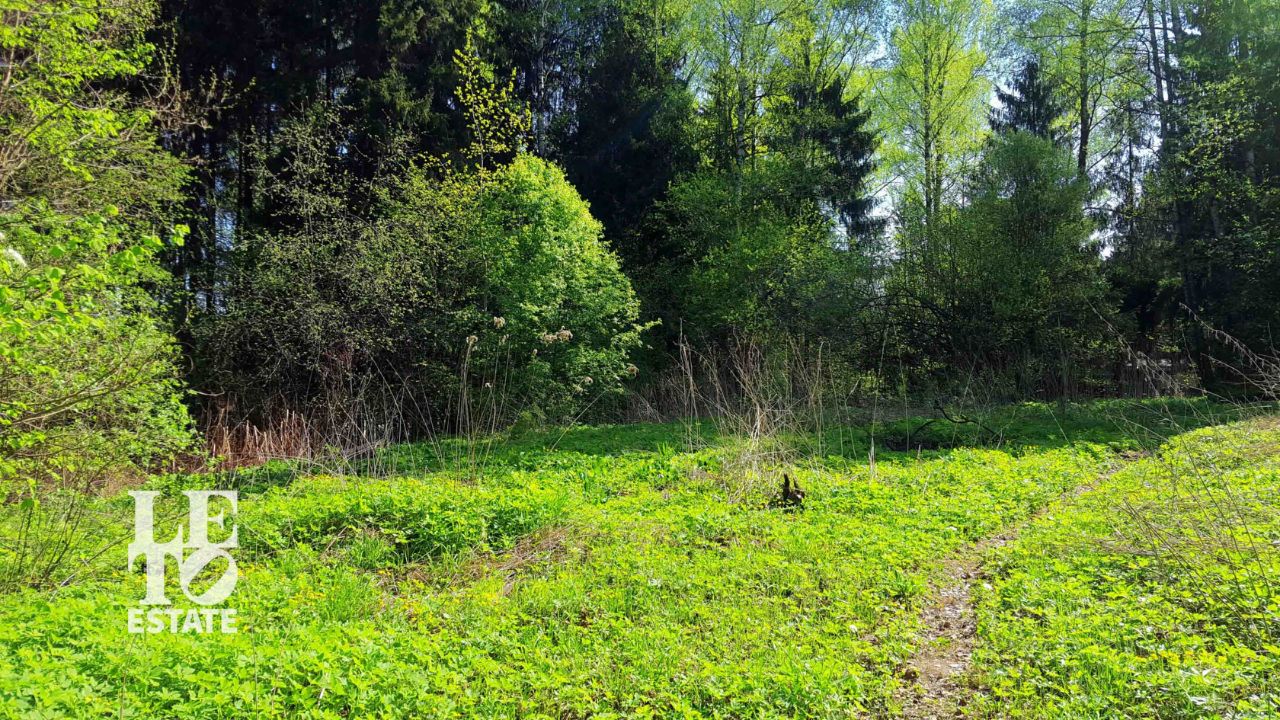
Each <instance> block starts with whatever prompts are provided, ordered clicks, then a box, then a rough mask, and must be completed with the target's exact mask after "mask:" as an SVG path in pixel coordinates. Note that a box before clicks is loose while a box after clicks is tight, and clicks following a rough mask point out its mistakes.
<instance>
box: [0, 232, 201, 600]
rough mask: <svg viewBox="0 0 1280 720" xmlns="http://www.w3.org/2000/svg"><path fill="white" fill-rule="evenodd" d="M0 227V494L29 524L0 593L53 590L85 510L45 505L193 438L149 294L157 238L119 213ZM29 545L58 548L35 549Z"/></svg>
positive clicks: (6, 559)
mask: <svg viewBox="0 0 1280 720" xmlns="http://www.w3.org/2000/svg"><path fill="white" fill-rule="evenodd" d="M2 220H3V225H4V227H5V228H6V235H5V238H4V240H3V250H4V252H5V255H4V257H3V258H0V359H2V362H0V495H2V496H5V497H8V498H20V502H19V503H17V505H16V512H18V513H20V514H22V515H23V520H22V521H21V522H20V523H19V524H18V526H17V527H18V528H20V529H21V530H20V532H21V533H22V534H23V537H19V538H14V539H13V540H14V542H12V543H10V542H5V543H4V546H6V547H8V548H11V550H9V551H8V552H6V553H4V554H3V555H0V582H4V583H11V582H15V581H19V580H48V579H49V576H50V574H51V573H52V572H54V570H55V569H56V567H57V566H58V565H59V564H60V562H61V560H62V559H63V558H64V557H65V555H66V551H67V546H68V545H70V544H75V543H78V542H80V541H82V540H83V538H82V537H80V533H77V532H74V530H75V529H76V528H77V527H79V513H80V511H81V509H82V506H81V504H79V503H75V502H71V503H58V504H57V505H58V506H59V509H58V510H56V511H55V510H53V509H52V508H47V509H42V508H41V507H40V502H41V499H42V498H45V497H47V496H48V495H49V494H51V493H55V492H60V493H71V494H72V495H75V494H81V493H85V492H87V491H90V490H94V489H96V488H97V487H98V486H99V485H100V484H102V483H104V482H106V481H107V480H109V479H111V478H115V477H118V476H120V475H129V474H136V473H139V472H141V471H143V470H145V469H147V468H149V467H151V466H153V465H154V464H155V463H156V462H158V461H160V460H162V459H164V458H166V457H169V456H171V455H172V454H173V453H175V452H177V451H179V450H181V449H183V448H185V447H186V446H187V444H188V443H189V442H190V440H191V435H190V431H189V422H188V418H187V414H186V410H185V408H184V407H183V405H182V403H181V398H180V392H179V386H178V383H177V381H176V379H175V378H176V370H175V367H174V358H175V347H174V342H173V339H172V337H171V336H170V335H169V334H168V333H167V332H165V331H164V329H163V328H161V327H160V325H159V324H158V323H157V322H156V321H155V320H154V319H153V317H152V315H151V311H152V310H153V309H154V303H153V301H152V300H151V299H150V298H149V297H148V296H147V294H146V293H145V292H144V290H143V284H144V283H147V282H150V281H152V280H154V279H155V277H156V275H155V274H156V273H158V272H159V270H158V269H157V267H156V266H155V265H154V263H153V262H152V257H153V255H154V253H155V252H156V251H157V250H158V249H159V248H160V247H161V246H162V243H161V241H160V239H159V238H156V237H145V236H142V237H139V236H136V235H133V234H131V233H130V232H129V231H128V230H127V229H126V227H125V226H124V225H123V224H122V223H120V222H119V221H118V220H116V219H115V217H114V212H108V213H104V214H96V215H89V216H86V217H83V218H74V219H72V218H66V217H63V216H59V215H56V214H53V213H51V212H47V211H39V209H37V211H36V212H34V213H33V214H30V215H23V216H13V215H11V216H5V217H4V218H3V219H2ZM46 510H47V511H46ZM46 524H53V525H56V526H57V527H58V528H59V529H60V530H65V532H62V531H58V532H51V530H52V529H53V528H52V527H44V526H45V525H46ZM40 528H44V532H41V531H40ZM28 535H29V536H30V537H31V538H36V537H45V538H46V540H49V539H50V538H53V539H52V540H49V542H47V543H44V544H37V545H31V544H29V543H28V542H27V539H28V538H27V536H28Z"/></svg>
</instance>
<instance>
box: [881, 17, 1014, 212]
mask: <svg viewBox="0 0 1280 720" xmlns="http://www.w3.org/2000/svg"><path fill="white" fill-rule="evenodd" d="M899 12H900V13H901V17H900V19H899V24H898V27H897V28H896V29H895V30H894V31H893V36H892V39H891V41H892V59H893V65H892V67H891V69H890V70H889V74H888V78H887V83H886V84H885V88H886V89H885V91H884V92H883V93H882V95H881V97H880V100H881V102H882V103H883V106H884V112H885V120H884V122H885V123H886V126H887V130H888V133H887V134H888V136H889V137H890V138H891V139H892V141H893V142H894V144H895V145H896V148H895V149H896V150H897V152H898V157H899V158H900V160H899V175H900V176H901V177H902V178H903V179H904V181H905V182H906V183H907V185H908V186H909V189H910V190H911V191H912V192H911V193H910V194H912V195H914V196H916V197H918V198H919V199H920V202H921V203H922V206H923V208H922V209H923V217H924V222H925V224H926V226H927V225H928V224H929V223H932V222H936V221H937V218H938V216H939V213H940V212H941V209H942V205H943V202H944V199H945V198H946V196H947V194H948V192H949V191H950V190H952V189H953V188H954V187H955V185H954V182H953V181H954V179H955V178H956V169H957V167H956V165H957V163H958V162H959V161H960V160H961V159H962V158H963V157H965V156H966V155H967V154H968V153H970V152H972V151H974V150H976V149H977V148H978V147H979V146H980V144H981V140H982V132H981V125H980V123H981V118H982V108H983V106H984V104H985V102H986V95H987V90H988V85H987V82H986V80H985V78H984V77H983V75H982V71H983V68H984V67H985V65H986V60H987V57H986V53H985V52H984V51H983V50H982V48H981V46H980V37H981V35H982V34H983V33H984V32H985V26H986V23H987V21H988V17H987V7H986V5H985V4H974V3H969V2H961V1H960V0H906V1H905V2H903V3H902V5H901V6H900V8H899Z"/></svg>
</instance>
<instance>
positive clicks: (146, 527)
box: [129, 490, 240, 633]
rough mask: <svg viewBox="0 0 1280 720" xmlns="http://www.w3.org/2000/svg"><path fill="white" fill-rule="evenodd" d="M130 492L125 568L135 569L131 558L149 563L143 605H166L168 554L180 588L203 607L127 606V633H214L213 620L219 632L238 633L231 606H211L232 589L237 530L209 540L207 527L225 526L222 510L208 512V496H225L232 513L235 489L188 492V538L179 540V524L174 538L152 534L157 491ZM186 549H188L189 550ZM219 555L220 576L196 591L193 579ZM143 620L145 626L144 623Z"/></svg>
mask: <svg viewBox="0 0 1280 720" xmlns="http://www.w3.org/2000/svg"><path fill="white" fill-rule="evenodd" d="M129 494H130V495H132V496H133V523H134V525H133V542H131V543H129V569H130V570H133V568H134V560H136V559H137V558H139V557H141V558H143V559H144V560H145V561H146V564H147V594H146V597H144V598H143V600H142V604H143V605H150V606H156V605H168V604H169V598H168V596H167V595H166V594H165V585H164V578H165V558H169V557H172V558H174V559H175V560H176V561H177V563H178V581H179V583H180V585H181V587H182V592H183V594H184V595H186V596H187V598H188V599H189V600H191V601H192V602H194V603H196V604H197V605H204V606H206V607H204V608H190V609H186V610H182V609H177V608H168V609H158V608H155V607H153V608H151V609H149V610H144V609H143V608H130V609H129V632H131V633H142V632H147V633H158V632H165V631H166V630H167V631H169V632H175V633H176V632H184V633H186V632H197V633H206V632H214V626H215V620H220V623H217V624H218V625H219V626H220V630H221V632H224V633H233V632H235V631H236V625H235V623H236V611H235V610H234V609H231V608H211V607H207V606H210V605H217V604H219V603H221V602H224V601H225V600H226V599H227V598H229V597H230V596H231V592H232V591H233V590H235V587H236V577H237V575H236V559H235V558H234V557H232V556H231V550H232V549H234V548H236V547H239V532H240V530H239V528H238V527H235V526H234V525H233V526H232V527H231V528H230V533H229V534H228V535H227V537H226V539H225V540H221V541H218V542H213V541H211V540H210V539H209V525H210V524H211V523H212V524H214V525H217V526H218V527H219V528H221V529H222V530H224V531H225V530H227V517H226V514H225V513H218V514H217V515H213V516H210V515H209V498H211V497H220V498H224V499H226V500H227V501H229V502H230V504H231V512H232V514H234V513H235V512H236V501H237V493H236V491H234V490H188V491H186V492H184V493H183V495H186V496H187V503H188V507H189V518H190V521H189V523H188V526H189V528H190V537H189V538H188V539H187V540H184V539H183V532H182V528H181V527H179V528H178V531H177V533H176V534H175V535H174V536H173V539H172V540H169V541H168V542H164V543H160V542H157V541H156V537H155V500H156V497H157V496H158V495H160V493H159V492H157V491H155V490H134V491H132V492H130V493H129ZM188 550H190V551H191V552H188ZM218 558H223V559H224V560H226V567H225V568H224V569H223V571H222V576H221V577H219V578H218V579H217V581H216V582H214V583H213V584H212V585H210V586H209V587H208V588H207V589H205V590H204V591H203V592H199V593H196V592H194V591H193V589H192V582H193V581H194V580H195V579H196V577H198V576H199V575H200V574H201V572H202V571H204V569H205V568H206V567H208V565H209V564H210V563H211V562H213V561H214V560H216V559H218ZM144 620H145V624H144Z"/></svg>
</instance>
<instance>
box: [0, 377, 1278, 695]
mask: <svg viewBox="0 0 1280 720" xmlns="http://www.w3.org/2000/svg"><path fill="white" fill-rule="evenodd" d="M1244 414H1245V413H1243V412H1242V411H1241V410H1239V409H1238V408H1227V407H1225V406H1214V405H1209V404H1206V403H1202V402H1192V401H1177V402H1162V403H1155V402H1145V403H1133V402H1128V403H1122V402H1110V403H1095V404H1092V405H1085V406H1080V405H1077V406H1067V407H1059V406H1047V405H1021V406H1015V407H1010V408H1004V409H1001V410H998V411H995V412H993V413H991V414H989V415H988V416H986V417H984V418H983V421H982V423H981V426H979V424H977V423H953V422H950V421H945V420H944V421H939V420H933V421H928V420H926V419H923V418H916V417H905V418H901V419H897V420H894V421H891V422H884V421H880V422H876V423H871V422H867V423H862V424H858V425H849V426H844V425H842V426H836V427H828V428H824V429H823V430H822V431H821V432H794V433H782V434H779V435H777V436H774V437H770V438H766V439H761V438H756V439H750V438H745V437H742V436H738V435H734V434H732V433H728V432H725V431H723V430H722V429H720V428H718V426H717V424H716V423H713V422H711V421H706V422H701V423H695V422H688V423H673V424H666V425H622V426H600V427H574V428H568V429H557V430H547V431H536V432H523V433H509V434H505V435H500V436H494V437H486V438H480V439H472V440H464V439H451V440H439V441H435V442H426V443H421V444H413V445H398V446H393V447H389V448H386V449H384V450H382V451H379V452H378V453H376V454H375V455H373V456H371V457H367V458H362V459H360V460H358V461H352V462H349V463H347V464H345V465H342V466H331V467H304V466H302V465H299V464H297V463H282V462H276V463H269V464H267V465H264V466H259V467H256V468H245V469H241V470H239V471H226V472H221V473H213V474H203V475H166V476H159V477H154V478H152V479H151V480H149V481H148V484H147V487H148V488H149V489H155V490H160V491H163V493H164V494H163V496H162V499H161V500H160V505H161V506H164V507H168V508H170V509H171V510H172V514H178V513H181V512H185V506H184V505H183V503H182V502H181V497H180V492H181V491H182V490H183V489H189V488H201V489H207V488H211V487H223V488H232V489H237V490H238V491H239V494H240V495H239V497H240V499H239V513H238V517H237V521H238V528H239V541H240V547H239V549H238V550H237V551H236V559H237V562H238V571H239V582H238V584H237V586H236V589H235V592H234V594H233V595H232V597H231V599H230V600H229V601H228V603H227V604H228V605H230V606H232V607H234V608H236V610H237V612H238V619H239V632H238V633H236V634H227V635H223V634H182V633H178V634H172V633H159V634H129V633H128V632H127V630H126V621H125V617H126V613H127V608H129V607H134V606H136V605H137V603H138V600H139V599H140V598H141V597H142V595H143V584H144V581H143V576H142V574H141V573H139V572H128V571H126V566H127V562H126V559H125V547H124V545H125V543H127V542H128V540H129V538H130V537H131V535H132V532H133V530H132V512H133V509H132V501H131V499H130V498H129V496H127V495H124V494H116V495H107V496H105V497H103V498H102V499H101V500H99V501H97V502H96V504H95V506H94V507H93V508H92V511H91V512H89V513H88V514H87V515H86V520H85V523H86V525H85V527H88V528H91V530H92V532H90V533H89V535H91V536H92V537H94V538H96V539H97V540H98V541H99V543H101V542H102V541H103V539H106V545H105V549H103V548H99V547H98V546H96V545H94V544H92V543H89V544H82V545H79V546H76V549H74V550H73V551H72V554H73V557H71V558H69V559H68V560H67V562H66V563H65V564H64V567H66V568H75V576H74V579H73V581H71V582H67V583H65V585H62V584H61V583H58V585H61V586H59V587H55V588H54V589H52V590H49V589H25V590H20V591H16V592H13V593H8V594H4V595H3V596H0V715H2V716H4V717H15V718H63V717H82V718H90V717H146V718H162V717H172V718H233V717H243V718H248V717H255V718H267V717H273V718H274V717H279V718H284V717H310V718H346V717H491V718H511V717H522V718H587V717H591V718H620V717H629V718H644V717H664V718H665V717H670V718H747V717H751V718H773V717H778V718H781V717H811V718H835V717H898V716H906V717H928V716H930V714H931V713H936V712H938V708H940V707H942V705H939V704H938V703H937V702H934V701H933V700H930V699H928V698H927V696H928V695H929V693H930V692H932V691H936V688H934V689H933V690H932V691H931V689H930V688H927V687H922V685H924V684H926V682H927V681H929V680H930V678H929V677H922V676H921V674H920V670H919V669H918V667H917V666H918V664H919V662H920V660H919V658H920V656H921V654H922V653H925V652H928V651H929V648H930V646H936V645H938V644H939V643H945V642H946V640H945V638H939V637H935V635H936V634H937V633H936V632H935V630H936V629H935V628H931V627H930V622H929V621H928V619H927V618H928V614H927V613H926V612H925V610H927V608H928V607H929V606H930V605H931V604H932V603H934V602H935V597H936V595H937V592H938V590H939V589H940V588H943V587H945V586H947V585H948V584H949V583H953V582H957V581H959V582H964V583H967V584H968V585H971V586H972V590H973V600H972V604H973V606H974V607H973V610H974V612H976V613H977V616H978V618H979V621H978V623H977V625H976V630H975V632H974V637H972V638H971V639H969V640H968V641H967V642H971V643H972V645H973V648H974V650H973V657H972V662H971V663H969V662H965V663H964V664H963V665H964V666H963V667H960V668H957V669H956V670H955V673H954V675H955V676H954V677H951V678H947V683H948V688H950V689H949V690H947V692H946V693H945V695H946V697H945V698H942V702H943V703H944V704H945V705H946V706H947V708H948V710H946V713H947V715H938V716H949V715H950V713H953V712H954V713H961V714H962V713H968V714H971V715H973V716H977V717H1045V718H1049V717H1055V718H1057V717H1079V718H1086V717H1088V718H1095V717H1096V718H1103V717H1122V716H1123V717H1236V718H1244V717H1257V718H1261V717H1274V716H1275V715H1276V713H1278V712H1280V680H1277V678H1280V646H1278V644H1277V643H1280V639H1277V635H1280V633H1278V632H1277V617H1278V613H1280V605H1277V603H1278V602H1280V600H1278V599H1277V598H1278V597H1280V596H1278V595H1277V593H1276V592H1275V590H1276V588H1277V587H1280V585H1278V584H1277V583H1280V563H1278V562H1277V554H1278V552H1277V551H1278V550H1280V548H1278V547H1277V543H1280V524H1277V521H1276V518H1277V516H1278V515H1277V512H1276V510H1277V508H1278V507H1280V482H1278V481H1280V425H1277V424H1276V423H1275V422H1274V421H1273V420H1265V419H1256V418H1255V419H1240V418H1241V416H1242V415H1244ZM926 423H927V425H926ZM1223 423H1226V424H1223ZM1201 426H1205V427H1206V428H1207V429H1203V430H1195V429H1194V428H1196V427H1201ZM1210 426H1212V427H1210ZM922 428H923V429H922ZM873 443H874V445H875V447H876V448H877V449H876V451H875V452H874V457H873V453H872V446H873ZM891 448H897V449H891ZM783 474H785V475H786V477H787V478H789V479H790V480H791V481H793V482H794V483H796V484H798V485H799V487H800V488H802V489H803V498H802V499H801V500H799V501H798V502H796V503H784V502H781V499H780V496H779V494H780V484H781V478H782V476H783ZM1175 487H1176V488H1177V489H1178V491H1177V492H1173V491H1172V490H1171V488H1175ZM1197 498H1199V500H1200V501H1197V502H1191V500H1195V499H1197ZM44 511H45V512H47V513H56V512H57V502H56V500H50V501H48V507H47V508H46V509H45V510H44ZM1228 515H1229V517H1228ZM1154 518H1159V520H1160V524H1161V527H1162V528H1163V532H1161V533H1151V532H1148V531H1147V530H1148V529H1149V526H1150V522H1151V521H1152V520H1153V519H1154ZM8 521H9V520H8V519H7V520H6V522H8ZM1019 531H1020V532H1019ZM157 535H159V536H165V533H164V532H163V531H158V533H157ZM993 537H1002V538H1003V539H1002V541H1001V542H1000V543H998V546H997V545H991V546H987V545H983V544H982V543H984V542H989V539H990V538H993ZM975 548H977V550H975ZM965 552H978V553H979V554H980V555H981V558H980V565H979V566H978V571H977V573H975V574H974V576H973V577H971V578H967V579H963V578H962V579H959V580H957V578H956V577H952V576H951V575H949V573H950V571H949V569H948V568H949V567H950V564H949V563H951V560H952V559H953V558H955V557H956V556H957V555H958V554H963V553H965ZM169 575H170V582H171V584H175V583H174V580H173V578H174V576H175V575H176V573H173V572H171V573H169ZM173 595H174V596H176V597H177V598H179V599H182V601H181V602H179V603H178V604H179V605H181V604H182V602H185V599H184V598H183V597H182V593H181V592H177V591H175V592H174V593H173ZM188 604H189V603H188ZM922 698H924V699H923V700H922Z"/></svg>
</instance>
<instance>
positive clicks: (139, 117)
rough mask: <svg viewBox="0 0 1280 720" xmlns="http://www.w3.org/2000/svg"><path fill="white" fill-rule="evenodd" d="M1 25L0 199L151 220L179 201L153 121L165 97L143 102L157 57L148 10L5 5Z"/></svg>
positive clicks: (126, 4)
mask: <svg viewBox="0 0 1280 720" xmlns="http://www.w3.org/2000/svg"><path fill="white" fill-rule="evenodd" d="M2 12H3V15H2V22H0V68H3V72H2V73H0V196H3V197H4V198H5V199H6V200H8V201H11V202H22V201H25V200H29V199H33V198H40V199H41V200H43V201H44V202H45V203H47V204H48V205H50V206H52V207H54V208H55V209H57V210H59V211H62V212H66V213H73V214H74V213H79V212H86V211H89V212H98V211H101V210H102V208H103V207H105V206H106V205H107V204H108V203H110V204H114V205H116V206H117V207H122V208H124V209H125V210H126V211H127V213H128V214H129V215H143V214H145V215H147V216H148V219H156V218H158V216H159V215H160V214H161V213H160V205H162V204H164V203H169V202H174V201H176V200H177V197H178V195H177V189H178V187H179V185H180V184H181V182H182V179H183V177H184V173H185V169H184V167H183V166H182V164H181V163H180V162H179V161H178V160H177V159H176V158H174V157H172V156H170V155H168V154H167V153H165V152H164V151H163V150H162V149H161V147H160V145H159V143H158V141H157V140H158V138H157V134H158V133H157V124H156V123H157V122H159V121H161V120H166V119H169V118H168V116H167V113H168V111H169V110H170V109H171V108H170V107H168V103H169V102H172V101H175V98H173V97H172V96H171V95H167V94H166V91H165V88H163V87H156V86H155V85H156V84H155V83H145V85H146V89H147V90H148V91H150V92H152V93H154V96H153V100H152V101H150V102H140V101H138V100H137V99H135V98H134V97H131V96H130V95H129V94H128V93H126V92H124V91H123V90H122V87H123V86H125V85H127V84H129V83H139V82H141V81H142V78H141V76H142V74H143V73H144V71H147V70H148V68H150V67H151V66H152V61H153V59H154V53H153V50H154V48H153V47H152V46H151V45H150V44H148V43H147V42H146V40H145V37H144V35H145V32H146V31H147V30H148V28H149V27H150V25H151V23H152V22H153V20H154V19H155V7H154V6H153V5H151V4H150V3H149V2H135V1H133V0H108V1H107V2H85V1H84V0H10V1H9V2H6V3H5V5H4V7H3V10H2Z"/></svg>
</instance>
